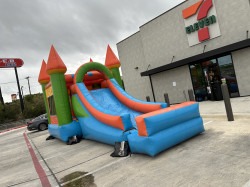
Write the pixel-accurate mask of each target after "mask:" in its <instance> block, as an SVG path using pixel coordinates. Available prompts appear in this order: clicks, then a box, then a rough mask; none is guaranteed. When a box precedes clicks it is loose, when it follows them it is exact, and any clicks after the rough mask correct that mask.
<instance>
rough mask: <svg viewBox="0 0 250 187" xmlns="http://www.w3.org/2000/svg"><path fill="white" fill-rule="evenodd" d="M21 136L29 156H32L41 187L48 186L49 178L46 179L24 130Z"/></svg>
mask: <svg viewBox="0 0 250 187" xmlns="http://www.w3.org/2000/svg"><path fill="white" fill-rule="evenodd" d="M23 136H24V139H25V142H26V144H27V147H28V149H29V152H30V156H31V158H32V161H33V164H34V167H35V169H36V172H37V175H38V176H39V179H40V181H41V183H42V186H43V187H50V186H51V184H50V182H49V179H48V177H47V175H46V173H45V171H44V169H43V168H42V166H41V164H40V163H39V161H38V158H37V156H36V154H35V151H34V149H33V148H32V146H31V144H30V142H29V140H28V137H27V134H26V133H25V132H24V133H23Z"/></svg>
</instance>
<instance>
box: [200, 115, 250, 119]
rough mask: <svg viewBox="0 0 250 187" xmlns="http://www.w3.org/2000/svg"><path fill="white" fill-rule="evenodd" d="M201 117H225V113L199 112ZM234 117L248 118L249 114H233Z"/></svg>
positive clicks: (249, 117)
mask: <svg viewBox="0 0 250 187" xmlns="http://www.w3.org/2000/svg"><path fill="white" fill-rule="evenodd" d="M200 115H201V117H202V118H210V119H211V118H212V119H227V115H226V114H200ZM234 119H237V120H239V119H241V120H244V119H245V120H247V119H249V120H250V115H249V114H234Z"/></svg>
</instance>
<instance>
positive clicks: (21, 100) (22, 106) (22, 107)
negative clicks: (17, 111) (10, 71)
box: [14, 67, 24, 113]
mask: <svg viewBox="0 0 250 187" xmlns="http://www.w3.org/2000/svg"><path fill="white" fill-rule="evenodd" d="M14 70H15V74H16V82H17V87H18V94H19V100H20V105H21V111H22V113H23V110H24V104H23V97H22V95H21V89H20V84H19V79H18V74H17V70H16V67H14Z"/></svg>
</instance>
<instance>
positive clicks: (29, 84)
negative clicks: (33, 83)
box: [25, 76, 31, 95]
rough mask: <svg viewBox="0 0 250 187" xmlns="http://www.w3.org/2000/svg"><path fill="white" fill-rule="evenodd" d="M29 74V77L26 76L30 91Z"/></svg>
mask: <svg viewBox="0 0 250 187" xmlns="http://www.w3.org/2000/svg"><path fill="white" fill-rule="evenodd" d="M29 78H30V77H29V76H28V77H25V79H27V80H28V85H29V91H30V80H29ZM30 95H31V91H30Z"/></svg>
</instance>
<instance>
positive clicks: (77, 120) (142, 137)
mask: <svg viewBox="0 0 250 187" xmlns="http://www.w3.org/2000/svg"><path fill="white" fill-rule="evenodd" d="M119 67H120V62H119V60H118V58H117V57H116V56H115V54H114V53H113V51H112V50H111V48H110V47H109V46H108V48H107V53H106V60H105V65H102V64H100V63H97V62H93V61H92V60H90V62H88V63H85V64H83V65H82V66H80V67H79V68H78V70H77V71H76V72H75V74H65V72H66V70H67V68H66V66H65V64H64V63H63V61H62V59H61V58H60V56H59V55H58V53H57V52H56V50H55V48H54V47H53V46H52V47H51V50H50V54H49V58H48V62H47V64H46V63H45V61H43V62H42V66H41V70H40V75H39V78H38V81H39V83H40V84H41V86H42V90H43V94H44V100H45V105H46V110H47V113H48V119H49V127H48V130H49V133H50V136H51V137H55V138H58V139H60V140H62V141H64V142H66V143H67V142H68V141H69V139H70V138H72V137H80V138H83V139H89V140H94V141H98V142H102V143H106V144H110V145H114V144H115V142H121V141H128V144H129V147H130V150H131V152H132V153H142V154H147V155H150V156H155V155H157V154H158V153H160V152H162V151H164V150H166V149H168V148H170V147H172V146H174V145H176V144H179V143H181V142H183V141H185V140H187V139H189V138H191V137H193V136H195V135H198V134H200V133H201V132H203V131H204V126H203V121H202V118H201V117H200V114H199V106H198V103H195V102H184V103H181V104H176V105H174V106H171V107H167V104H166V103H154V102H145V101H140V100H138V99H135V98H133V97H132V96H130V95H129V94H128V93H126V92H125V91H124V89H123V85H122V80H121V77H120V73H119Z"/></svg>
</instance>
